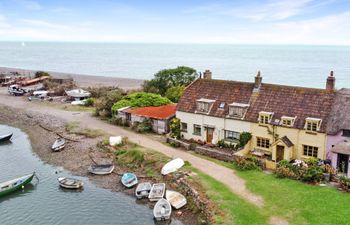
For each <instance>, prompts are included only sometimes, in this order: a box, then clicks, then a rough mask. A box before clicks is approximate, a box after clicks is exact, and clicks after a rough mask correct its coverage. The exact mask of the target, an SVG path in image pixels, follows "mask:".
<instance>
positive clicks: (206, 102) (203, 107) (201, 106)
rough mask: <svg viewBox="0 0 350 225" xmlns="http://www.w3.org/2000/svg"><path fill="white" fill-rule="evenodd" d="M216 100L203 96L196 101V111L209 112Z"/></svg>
mask: <svg viewBox="0 0 350 225" xmlns="http://www.w3.org/2000/svg"><path fill="white" fill-rule="evenodd" d="M214 102H215V100H212V99H205V98H201V99H198V100H197V101H196V113H206V114H208V113H209V112H210V110H211V107H212V106H213V103H214Z"/></svg>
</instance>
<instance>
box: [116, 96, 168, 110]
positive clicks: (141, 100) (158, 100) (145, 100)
mask: <svg viewBox="0 0 350 225" xmlns="http://www.w3.org/2000/svg"><path fill="white" fill-rule="evenodd" d="M171 103H172V102H171V101H170V100H169V99H167V98H165V97H162V96H160V95H159V94H154V93H145V92H135V93H132V94H129V95H127V96H125V97H123V98H122V99H121V100H120V101H117V102H116V103H114V104H113V106H112V112H113V113H114V114H115V113H116V112H117V111H118V109H120V108H123V107H127V106H130V107H146V106H161V105H167V104H171Z"/></svg>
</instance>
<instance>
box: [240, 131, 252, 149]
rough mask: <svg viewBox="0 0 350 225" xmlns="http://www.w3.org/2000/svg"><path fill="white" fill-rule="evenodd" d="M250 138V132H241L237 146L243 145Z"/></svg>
mask: <svg viewBox="0 0 350 225" xmlns="http://www.w3.org/2000/svg"><path fill="white" fill-rule="evenodd" d="M251 138H252V134H251V133H249V132H242V133H241V134H240V135H239V146H238V147H244V146H245V145H246V144H247V143H248V142H249V141H250V139H251Z"/></svg>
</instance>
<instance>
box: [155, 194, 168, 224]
mask: <svg viewBox="0 0 350 225" xmlns="http://www.w3.org/2000/svg"><path fill="white" fill-rule="evenodd" d="M153 215H154V218H155V219H156V220H158V221H161V220H168V219H170V215H171V205H170V203H169V201H168V200H166V199H164V198H161V199H159V200H158V202H157V203H156V205H155V206H154V208H153Z"/></svg>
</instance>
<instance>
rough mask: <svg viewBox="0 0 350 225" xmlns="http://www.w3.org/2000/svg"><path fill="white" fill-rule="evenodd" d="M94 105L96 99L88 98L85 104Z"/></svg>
mask: <svg viewBox="0 0 350 225" xmlns="http://www.w3.org/2000/svg"><path fill="white" fill-rule="evenodd" d="M93 105H94V99H93V98H88V99H86V100H85V103H84V106H88V107H89V106H93Z"/></svg>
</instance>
